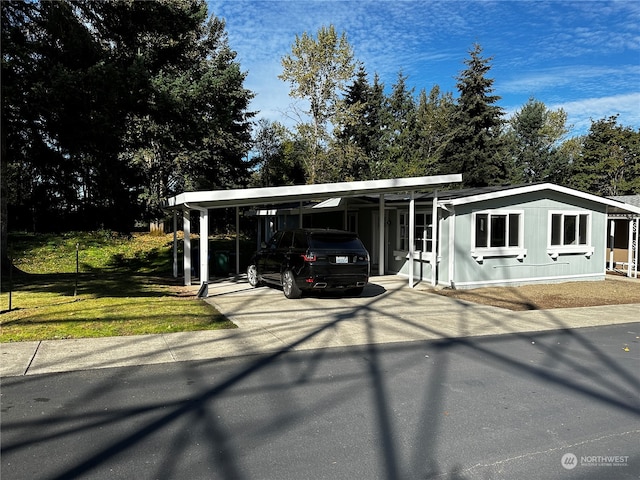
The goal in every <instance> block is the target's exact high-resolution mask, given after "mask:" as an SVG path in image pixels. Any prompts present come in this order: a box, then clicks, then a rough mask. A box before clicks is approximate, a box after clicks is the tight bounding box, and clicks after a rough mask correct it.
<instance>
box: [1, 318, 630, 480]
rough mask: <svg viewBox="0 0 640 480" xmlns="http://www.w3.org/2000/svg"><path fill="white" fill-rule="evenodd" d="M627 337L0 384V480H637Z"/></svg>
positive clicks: (520, 340)
mask: <svg viewBox="0 0 640 480" xmlns="http://www.w3.org/2000/svg"><path fill="white" fill-rule="evenodd" d="M639 337H640V324H639V323H634V324H625V325H616V326H608V327H594V328H582V329H572V330H557V331H550V332H538V333H523V334H514V335H502V336H493V337H468V338H462V339H450V340H446V339H445V340H436V341H419V342H411V343H391V344H378V345H371V346H359V347H349V348H328V349H319V350H310V351H302V352H284V351H283V352H278V353H274V354H270V355H255V356H246V357H237V358H234V359H229V360H217V361H214V360H212V361H201V362H182V363H170V364H160V365H148V366H140V367H121V368H107V369H100V370H91V371H83V372H73V373H58V374H46V375H33V376H27V377H10V378H4V379H3V380H2V390H1V399H2V402H1V407H2V417H1V419H2V425H1V429H2V437H1V445H2V457H1V472H0V473H1V476H2V479H3V480H4V479H7V480H22V479H24V480H33V479H62V478H87V479H89V478H90V479H110V480H112V479H130V478H136V479H156V478H158V479H189V480H193V479H274V480H275V479H277V480H287V479H292V480H293V479H295V480H301V479H323V478H326V479H350V480H352V479H435V478H442V479H450V480H453V479H455V480H472V479H483V480H484V479H522V480H526V479H544V480H548V479H567V480H569V479H587V480H590V479H593V480H596V479H598V480H601V479H616V480H619V479H637V478H640V368H639V367H640V356H639V355H638V351H639V348H638V347H639V346H640V344H639V342H640V340H639ZM625 346H629V347H631V348H629V351H626V349H625ZM571 454H572V455H573V456H572V455H571ZM563 459H564V466H563ZM568 467H573V468H568Z"/></svg>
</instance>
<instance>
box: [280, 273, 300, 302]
mask: <svg viewBox="0 0 640 480" xmlns="http://www.w3.org/2000/svg"><path fill="white" fill-rule="evenodd" d="M282 291H283V292H284V296H285V297H287V298H300V297H301V296H302V291H301V290H300V288H298V285H296V278H295V276H294V275H293V272H292V271H291V270H285V271H284V273H283V274H282Z"/></svg>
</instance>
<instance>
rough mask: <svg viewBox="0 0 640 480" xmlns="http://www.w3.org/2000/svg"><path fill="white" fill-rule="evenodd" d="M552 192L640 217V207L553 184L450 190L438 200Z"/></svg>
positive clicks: (451, 201) (467, 200) (458, 202)
mask: <svg viewBox="0 0 640 480" xmlns="http://www.w3.org/2000/svg"><path fill="white" fill-rule="evenodd" d="M545 190H548V191H552V192H558V193H562V194H565V195H571V196H574V197H578V198H582V199H584V200H589V201H591V202H596V203H600V204H604V205H606V206H607V207H609V210H608V212H609V213H612V214H632V215H640V206H633V205H630V204H626V203H623V202H620V201H618V200H613V199H611V198H606V197H599V196H597V195H593V194H590V193H585V192H581V191H579V190H574V189H572V188H568V187H562V186H560V185H556V184H553V183H534V184H528V185H514V186H507V187H483V188H472V189H464V190H457V191H456V190H450V191H447V192H441V193H438V194H437V195H438V200H439V201H442V202H443V203H445V204H448V205H452V206H456V205H465V204H468V203H475V202H481V201H484V200H491V199H494V198H504V197H509V196H514V195H523V194H526V193H532V192H540V191H545Z"/></svg>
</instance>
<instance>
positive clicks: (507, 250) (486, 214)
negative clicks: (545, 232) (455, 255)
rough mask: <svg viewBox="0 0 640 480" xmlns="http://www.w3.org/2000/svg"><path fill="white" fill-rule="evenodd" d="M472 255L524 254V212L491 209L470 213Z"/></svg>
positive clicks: (478, 256) (480, 256)
mask: <svg viewBox="0 0 640 480" xmlns="http://www.w3.org/2000/svg"><path fill="white" fill-rule="evenodd" d="M472 217H473V219H472V221H473V225H472V255H473V256H474V257H476V258H477V259H480V260H482V257H485V256H507V255H516V256H524V255H525V254H526V250H525V248H524V226H523V225H524V224H523V221H524V212H522V211H513V210H511V211H505V210H491V211H482V212H474V213H473V215H472Z"/></svg>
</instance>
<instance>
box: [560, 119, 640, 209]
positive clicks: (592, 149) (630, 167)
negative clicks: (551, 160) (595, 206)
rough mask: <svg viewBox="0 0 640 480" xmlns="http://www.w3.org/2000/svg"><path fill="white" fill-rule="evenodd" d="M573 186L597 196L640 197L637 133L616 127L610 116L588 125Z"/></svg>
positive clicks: (639, 155)
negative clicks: (637, 195)
mask: <svg viewBox="0 0 640 480" xmlns="http://www.w3.org/2000/svg"><path fill="white" fill-rule="evenodd" d="M574 172H575V173H574V177H573V180H572V183H573V185H574V186H575V187H576V188H578V189H580V190H584V191H587V192H590V193H594V194H597V195H603V196H608V195H635V194H639V193H640V131H635V130H633V129H632V128H630V127H624V126H622V125H618V116H617V115H614V116H611V117H608V118H603V119H600V120H597V121H593V122H591V128H590V129H589V133H588V134H587V136H586V137H585V139H584V144H583V147H582V155H581V156H580V157H579V159H578V161H577V162H576V165H575V168H574Z"/></svg>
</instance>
